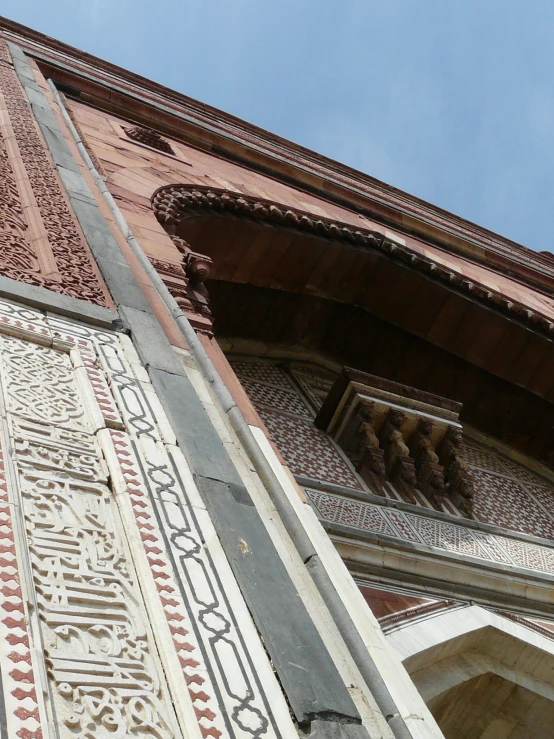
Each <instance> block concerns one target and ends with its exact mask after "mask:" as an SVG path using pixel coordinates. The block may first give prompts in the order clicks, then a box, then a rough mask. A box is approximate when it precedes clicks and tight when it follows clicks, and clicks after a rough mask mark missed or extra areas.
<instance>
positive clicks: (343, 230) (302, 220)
mask: <svg viewBox="0 0 554 739" xmlns="http://www.w3.org/2000/svg"><path fill="white" fill-rule="evenodd" d="M152 206H153V208H154V212H155V214H156V217H157V218H158V220H159V222H160V223H161V224H162V225H163V226H164V228H165V229H166V230H167V231H168V233H170V234H171V233H175V232H176V229H177V227H178V225H179V223H180V222H181V221H182V220H183V219H185V218H187V217H190V216H195V215H208V214H214V215H222V216H232V217H236V218H247V219H250V220H254V221H260V222H263V223H268V224H272V225H278V226H280V227H282V228H290V229H295V230H297V231H304V232H306V233H310V234H313V235H317V236H322V237H324V238H327V239H331V240H334V241H342V242H344V243H347V244H353V245H355V246H357V247H358V248H359V247H363V248H365V249H368V250H370V251H377V252H380V253H382V254H384V255H386V256H387V257H388V258H389V259H394V260H395V261H398V262H400V263H402V264H403V265H405V266H407V267H409V268H410V269H412V270H417V271H419V272H423V273H425V275H426V276H427V277H429V278H431V279H433V280H438V281H440V282H443V283H446V284H447V285H448V286H449V287H450V288H451V289H454V290H456V291H459V292H461V293H465V294H466V295H471V298H472V300H477V301H479V302H480V303H483V304H485V305H486V306H487V307H488V308H494V309H496V310H499V311H501V312H503V313H506V314H507V315H508V316H509V318H510V319H511V320H518V321H519V322H522V323H524V324H525V325H528V326H532V327H533V329H534V330H535V331H538V332H540V333H543V334H544V335H546V336H547V337H548V338H549V339H551V338H552V336H553V335H554V321H552V318H551V317H549V316H547V315H544V314H542V313H540V311H537V310H531V309H530V308H529V307H528V306H526V305H524V304H522V303H519V302H517V301H515V300H511V299H509V298H507V297H506V296H504V295H503V294H502V293H500V292H499V291H496V290H493V289H491V288H489V287H483V286H482V285H479V284H478V283H475V282H473V281H472V280H468V279H467V277H465V276H464V275H463V274H462V273H458V272H454V271H453V270H452V269H449V268H447V267H445V266H444V265H442V264H440V263H438V262H435V261H434V260H433V259H431V258H430V257H428V256H425V255H423V254H420V253H417V252H415V251H414V250H413V249H410V247H409V246H405V245H403V244H400V243H398V242H394V241H393V240H391V239H390V238H386V237H385V236H383V234H382V233H379V232H377V231H371V230H369V229H361V228H354V227H353V226H351V225H349V224H346V223H342V222H340V221H335V220H331V219H329V218H322V217H317V216H314V215H312V214H311V213H308V212H306V211H303V210H299V209H297V208H290V207H288V206H285V205H282V204H280V203H277V202H274V201H270V200H264V199H262V198H258V197H253V196H249V195H243V194H242V193H237V192H232V191H229V190H223V189H221V190H219V189H216V188H212V187H202V186H197V185H167V186H164V187H161V188H159V190H157V191H156V192H155V193H154V195H153V196H152Z"/></svg>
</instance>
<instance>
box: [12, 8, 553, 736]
mask: <svg viewBox="0 0 554 739" xmlns="http://www.w3.org/2000/svg"><path fill="white" fill-rule="evenodd" d="M0 31H1V37H0V169H1V178H0V193H1V197H0V244H1V249H0V417H1V422H0V579H1V583H0V594H1V598H0V678H1V689H0V736H1V737H2V739H5V738H8V737H9V739H15V738H16V737H19V739H72V738H75V739H97V738H101V739H123V737H129V738H131V737H133V738H135V739H150V737H152V739H153V738H154V737H155V738H156V739H201V738H202V737H204V738H207V737H214V738H215V739H219V737H222V739H246V738H251V737H254V738H256V739H277V738H278V739H294V738H296V737H311V738H312V739H327V738H331V737H343V738H344V739H439V738H440V737H446V738H447V739H466V738H467V739H469V738H471V739H508V737H509V738H510V739H525V738H526V737H534V738H536V739H543V738H544V739H546V738H547V737H551V735H552V730H551V725H552V723H553V720H554V611H553V602H554V594H553V593H554V590H553V587H552V585H553V579H554V543H553V542H554V469H553V466H554V437H553V435H552V428H553V426H554V377H553V374H552V368H553V367H554V344H553V337H554V289H553V288H554V261H553V260H552V257H551V256H550V255H549V254H548V253H536V252H533V251H530V250H528V249H526V248H524V247H522V246H519V245H518V244H515V243H513V242H510V241H509V240H507V239H504V238H501V237H499V236H497V235H495V234H493V233H490V232H488V231H486V230H485V229H482V228H480V227H478V226H475V225H474V224H471V223H468V222H466V221H464V220H462V219H460V218H458V217H455V216H453V215H451V214H449V213H446V212H443V211H441V210H440V209H438V208H435V207H433V206H431V205H429V204H428V203H425V202H423V201H420V200H418V199H417V198H414V197H412V196H410V195H408V194H406V193H403V192H400V191H397V190H395V189H394V188H391V187H388V186H386V185H384V184H383V183H381V182H378V181H376V180H373V179H372V178H371V177H368V176H366V175H363V174H361V173H359V172H356V171H353V170H350V169H348V168H347V167H344V166H342V165H339V164H337V163H336V162H333V161H330V160H327V159H325V158H323V157H321V156H318V155H317V154H314V153H313V152H310V151H308V150H305V149H302V148H300V147H298V146H295V145H293V144H291V143H290V142H287V141H284V140H282V139H280V138H278V137H276V136H274V135H271V134H268V133H267V132H265V131H262V130H259V129H257V128H255V127H253V126H250V125H248V124H246V123H244V122H242V121H240V120H238V119H236V118H233V117H231V116H229V115H226V114H224V113H222V112H220V111H217V110H213V109H210V108H209V107H207V106H205V105H201V104H199V103H197V102H195V101H193V100H191V99H189V98H186V97H185V96H183V95H180V94H177V93H175V92H172V91H171V90H167V89H165V88H163V87H161V86H160V85H157V84H154V83H152V82H150V81H148V80H145V79H143V78H140V77H138V76H136V75H133V74H131V73H129V72H126V71H124V70H122V69H119V68H116V67H114V66H113V65H110V64H108V63H106V62H103V61H101V60H99V59H96V58H93V57H91V56H89V55H87V54H84V53H82V52H79V51H77V50H75V49H72V48H70V47H68V46H65V45H64V44H61V43H59V42H57V41H55V40H53V39H51V38H48V37H45V36H42V35H41V34H39V33H37V32H35V31H32V30H30V29H27V28H23V27H21V26H18V25H17V24H15V23H12V22H10V21H7V20H2V21H0Z"/></svg>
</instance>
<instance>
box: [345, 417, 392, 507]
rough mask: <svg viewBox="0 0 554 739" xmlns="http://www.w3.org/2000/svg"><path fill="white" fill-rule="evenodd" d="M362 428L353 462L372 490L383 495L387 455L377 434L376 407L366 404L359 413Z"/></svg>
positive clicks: (359, 431) (360, 428)
mask: <svg viewBox="0 0 554 739" xmlns="http://www.w3.org/2000/svg"><path fill="white" fill-rule="evenodd" d="M358 417H359V419H360V426H359V429H358V437H357V441H358V443H357V449H356V452H355V454H354V455H353V458H352V459H353V461H354V464H355V466H356V469H357V471H358V472H359V473H360V475H361V476H362V478H363V479H364V480H365V482H367V484H368V485H369V486H370V488H371V489H372V490H375V491H376V492H377V493H379V494H382V490H383V483H384V482H385V480H386V467H385V453H384V451H383V450H382V449H381V447H380V445H379V438H378V436H377V434H376V432H375V427H374V421H375V405H374V403H365V404H363V405H362V406H361V407H360V410H359V411H358Z"/></svg>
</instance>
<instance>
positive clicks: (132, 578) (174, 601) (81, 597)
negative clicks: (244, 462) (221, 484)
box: [0, 300, 296, 739]
mask: <svg viewBox="0 0 554 739" xmlns="http://www.w3.org/2000/svg"><path fill="white" fill-rule="evenodd" d="M72 347H73V348H72ZM0 365H1V367H2V375H1V376H2V393H0V398H1V397H2V396H3V397H4V398H5V399H6V403H7V405H8V411H9V413H8V416H9V429H8V428H5V429H4V432H5V438H6V439H7V440H8V443H9V444H10V445H11V446H12V448H13V450H14V451H13V456H14V459H15V465H16V469H17V487H18V488H19V489H20V493H21V497H22V500H23V509H24V513H25V526H26V529H27V535H26V539H27V541H28V543H29V552H30V557H31V564H32V572H33V589H34V592H35V593H36V601H37V607H38V612H39V613H40V619H41V621H40V628H37V633H36V634H35V635H34V638H32V639H31V643H33V641H34V643H35V644H36V643H37V642H39V641H42V642H43V644H44V648H45V656H46V668H47V672H48V680H47V681H46V678H45V684H46V682H48V683H49V685H50V693H51V696H52V702H51V704H48V705H50V708H48V707H47V709H46V713H45V714H44V717H43V724H44V725H45V726H48V720H47V719H48V718H49V717H50V718H51V717H52V715H53V713H55V718H54V721H55V723H61V724H62V729H61V737H62V739H63V738H64V737H65V736H83V737H92V736H94V737H97V736H98V737H102V736H106V739H107V737H117V736H137V735H138V736H150V735H151V736H157V737H159V738H160V739H165V737H166V736H171V737H173V736H175V737H179V736H181V734H180V733H179V730H178V729H177V728H176V726H177V725H178V726H180V727H181V729H184V732H183V733H184V734H185V735H187V736H189V737H193V736H197V737H198V738H199V737H200V736H203V737H214V738H215V739H217V738H218V737H220V736H228V737H236V738H237V739H239V738H240V739H242V738H246V737H260V738H265V737H268V739H271V738H272V737H281V736H291V737H293V736H296V731H295V729H294V726H293V724H292V721H291V719H290V715H289V711H288V708H287V706H286V703H285V700H284V698H283V696H282V693H281V690H280V688H279V686H278V683H277V681H276V679H275V676H274V674H273V671H272V668H271V665H270V663H269V660H268V659H267V655H266V653H265V651H264V648H263V646H262V644H261V642H260V639H259V636H258V634H257V632H256V629H255V627H254V625H253V624H252V621H251V618H250V615H249V613H248V610H247V608H246V606H245V604H244V602H243V600H242V596H241V594H240V590H239V589H238V586H237V585H236V582H235V581H234V578H233V575H232V572H231V569H230V567H229V564H228V563H227V561H226V559H225V557H224V555H223V552H222V550H221V547H220V545H219V541H218V539H217V536H216V535H215V532H214V530H213V526H212V525H211V522H210V519H209V517H208V516H207V513H206V511H205V509H204V507H203V504H202V502H201V499H200V496H199V494H198V491H196V488H195V486H194V482H193V481H192V476H191V473H190V470H189V468H188V465H187V464H186V461H185V460H184V458H183V456H182V455H181V453H180V451H179V449H178V448H177V447H176V446H175V437H174V436H173V434H172V431H171V428H170V425H169V423H168V422H167V419H166V417H165V415H164V413H163V411H162V409H161V406H160V404H159V401H158V400H157V397H156V395H155V393H154V391H153V388H152V386H151V385H150V383H149V380H148V374H147V373H146V372H145V370H144V368H143V367H142V366H141V364H140V361H139V359H138V357H137V355H136V353H135V351H134V349H133V347H132V344H131V342H130V340H129V339H128V338H127V337H125V336H119V335H117V334H113V333H110V332H104V331H101V330H97V329H93V328H90V327H88V326H84V325H81V324H78V323H76V322H72V321H69V320H65V319H61V318H56V317H54V316H48V317H45V316H44V315H42V314H41V313H40V312H38V311H34V310H30V309H27V308H23V307H21V306H15V305H14V304H9V303H6V302H4V301H1V300H0ZM8 432H9V433H8ZM0 515H1V502H0ZM0 543H1V542H0ZM139 583H140V591H142V595H141V592H140V591H139ZM11 585H13V586H14V587H16V585H17V583H15V582H14V583H10V586H11ZM1 618H2V613H1V602H0V621H1ZM10 623H11V622H10ZM151 628H152V629H153V633H152V632H151V631H150V629H151ZM16 636H17V637H18V638H19V636H21V635H20V633H19V632H16ZM1 637H2V631H1V628H0V639H1ZM154 644H155V647H154ZM39 653H40V648H39ZM158 655H159V657H158ZM1 662H2V657H1V655H0V663H1ZM162 666H163V669H162ZM164 675H165V677H164ZM187 692H188V696H189V697H190V701H189V700H187V699H186V698H185V696H186V694H187ZM39 693H40V691H39ZM172 705H173V708H172ZM187 706H190V709H187ZM25 708H26V710H33V706H32V705H31V703H30V702H27V703H26V704H25ZM34 708H36V706H35V707H34ZM185 709H186V710H185ZM187 710H190V713H187ZM37 715H38V714H37ZM191 720H192V723H191ZM27 721H28V723H29V724H30V726H31V729H34V728H36V725H35V724H34V723H33V721H32V719H28V720H27ZM140 721H142V724H141V723H140ZM64 732H65V733H64ZM125 732H127V733H125ZM156 732H157V733H156ZM47 736H48V732H47V731H46V734H44V737H45V738H46V737H47ZM23 739H28V738H27V737H23ZM37 739H38V736H37ZM48 739H49V736H48Z"/></svg>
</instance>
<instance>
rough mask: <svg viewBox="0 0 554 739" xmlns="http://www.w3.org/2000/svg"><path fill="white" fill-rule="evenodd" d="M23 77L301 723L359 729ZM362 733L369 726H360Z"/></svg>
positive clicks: (181, 373)
mask: <svg viewBox="0 0 554 739" xmlns="http://www.w3.org/2000/svg"><path fill="white" fill-rule="evenodd" d="M12 46H13V45H12ZM10 48H11V47H10ZM15 58H16V59H17V60H18V61H19V62H20V63H19V64H18V67H19V69H20V70H24V65H25V64H26V61H25V55H24V54H22V52H21V50H20V49H19V50H16V52H15ZM18 74H19V72H18ZM19 79H20V81H21V83H22V84H23V86H24V87H25V90H26V93H27V95H28V96H29V100H30V104H31V107H32V109H33V111H34V113H35V116H36V118H37V121H38V123H39V126H40V128H41V131H42V132H43V135H44V138H45V140H46V143H47V145H48V147H49V149H50V152H51V155H52V157H53V159H54V162H55V165H56V168H57V170H58V172H59V174H60V177H61V179H62V181H63V183H64V185H65V187H66V189H67V192H68V195H69V198H70V200H71V204H72V206H73V209H74V211H75V213H76V216H77V218H78V220H79V222H80V224H81V227H82V229H83V232H84V234H85V238H86V239H87V242H88V244H89V246H90V249H91V251H92V253H93V255H94V257H95V259H96V261H97V263H98V266H99V268H100V270H101V272H102V275H103V277H104V279H105V281H106V283H107V285H108V287H109V289H110V292H111V294H112V297H113V299H114V300H115V302H116V304H117V306H118V309H119V310H120V312H121V314H122V316H123V317H124V321H125V323H126V325H127V327H128V328H129V329H130V331H131V335H132V338H133V341H134V343H135V346H136V349H137V351H138V353H139V356H140V358H141V360H142V361H143V362H144V364H145V366H146V367H147V369H148V371H149V373H150V376H151V378H152V382H153V384H154V387H155V389H156V390H157V391H158V393H159V396H160V400H161V402H162V405H163V406H164V409H165V411H166V413H167V414H168V416H169V418H170V420H171V422H172V426H173V429H174V432H175V435H176V437H177V439H178V441H179V445H180V446H181V448H182V450H183V452H184V454H185V456H186V457H187V459H188V462H189V464H190V465H191V468H192V470H193V472H194V475H195V478H196V481H197V484H198V487H199V490H200V492H201V494H202V496H203V498H204V500H205V502H206V504H207V505H208V507H209V510H210V511H211V514H212V519H213V522H214V525H215V527H216V530H217V532H218V535H219V538H220V540H221V543H222V546H223V548H224V551H225V553H226V556H227V558H228V559H229V562H230V563H231V566H232V568H233V572H234V574H235V577H236V578H237V581H238V583H239V585H240V588H241V591H242V593H243V596H244V598H245V600H246V602H247V604H248V607H249V609H250V611H251V613H252V616H253V618H254V621H255V623H256V626H257V628H258V629H259V631H260V633H261V634H262V637H263V640H264V643H265V646H266V647H267V649H268V652H269V654H270V656H271V659H272V661H273V664H274V666H275V668H276V670H277V674H278V676H279V678H280V680H281V684H282V686H283V688H284V690H285V693H286V695H287V698H288V700H289V703H290V705H291V706H292V708H293V711H294V713H295V716H296V719H297V721H298V722H299V723H300V724H302V725H308V724H309V723H310V722H312V721H323V722H331V724H333V725H339V724H340V725H341V726H342V727H343V730H344V731H345V732H346V733H347V735H348V736H350V735H351V734H350V730H349V729H348V725H350V726H351V727H352V729H354V728H356V727H358V726H359V724H360V721H361V719H360V716H359V714H358V711H357V709H356V707H355V705H354V702H353V700H352V698H351V696H350V694H349V692H348V689H347V687H346V685H345V684H344V682H343V680H342V678H341V677H340V674H339V672H338V670H337V667H336V665H335V663H334V661H333V659H332V657H331V655H330V654H329V652H328V650H327V648H326V646H325V644H324V642H323V640H322V638H321V636H320V634H319V632H318V630H317V628H316V626H315V624H314V622H313V621H312V619H311V617H310V615H309V613H308V611H307V609H306V607H305V606H304V603H303V602H302V599H301V598H300V595H299V594H298V591H297V590H296V588H295V586H294V583H293V582H292V580H291V578H290V576H289V574H288V572H287V570H286V568H285V566H284V564H283V562H282V560H281V558H280V557H279V554H278V552H277V550H276V548H275V546H274V544H273V542H272V540H271V538H270V536H269V534H268V532H267V530H266V528H265V526H264V524H263V521H262V519H261V517H260V515H259V513H258V511H257V509H256V508H255V506H254V505H253V503H252V500H251V499H250V495H249V493H248V491H247V490H246V488H245V486H244V485H243V483H242V480H241V479H240V477H239V475H238V473H237V471H236V469H235V467H234V465H233V463H232V461H231V459H230V457H229V455H228V454H227V451H226V449H225V447H224V446H223V444H222V442H221V440H220V438H219V436H218V434H217V432H216V431H215V429H214V427H213V425H212V423H211V421H210V419H209V416H208V414H207V412H206V410H205V408H204V406H203V405H202V403H201V401H200V399H199V398H198V396H197V394H196V392H195V390H194V388H193V386H192V384H191V382H190V380H189V379H188V377H187V376H186V372H185V369H184V366H183V365H182V364H181V363H180V362H179V361H178V359H177V358H176V355H175V352H174V351H173V349H172V347H171V345H170V343H169V341H168V340H167V338H166V336H165V333H164V331H163V329H162V327H161V326H160V325H159V324H158V322H157V320H156V318H155V316H154V315H153V312H152V310H151V308H150V306H149V304H148V301H147V300H146V297H145V295H144V293H143V291H142V289H141V287H140V285H139V284H138V282H137V281H136V280H135V278H134V276H133V274H132V272H131V270H130V268H129V266H128V264H127V262H126V259H125V257H124V255H123V254H122V252H121V250H120V248H119V245H118V243H117V241H116V239H115V238H114V236H113V234H112V232H111V230H110V228H109V226H108V224H107V223H106V221H105V219H104V217H103V216H102V214H101V212H100V209H99V207H98V205H97V204H96V201H95V199H94V197H93V195H92V193H91V192H90V190H89V188H88V186H87V184H86V182H85V180H84V178H83V177H82V175H81V174H80V171H79V168H78V166H77V163H76V161H75V160H74V158H73V155H72V154H71V151H70V149H69V147H68V146H67V144H66V143H65V141H64V139H63V136H62V134H61V131H60V130H59V128H58V126H57V123H56V120H55V118H54V115H53V113H52V111H51V109H50V106H49V104H48V101H47V100H46V97H45V96H44V95H43V94H42V93H41V92H39V94H37V91H36V90H35V89H34V88H33V87H30V86H29V85H28V84H26V82H27V80H28V76H27V75H26V74H23V72H22V73H21V74H20V76H19ZM356 731H357V732H358V734H359V733H360V732H359V729H358V728H356ZM364 731H365V730H364ZM358 734H352V737H354V736H357V735H358Z"/></svg>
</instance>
